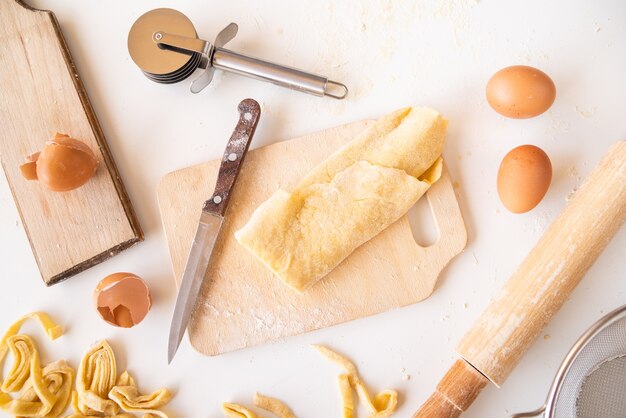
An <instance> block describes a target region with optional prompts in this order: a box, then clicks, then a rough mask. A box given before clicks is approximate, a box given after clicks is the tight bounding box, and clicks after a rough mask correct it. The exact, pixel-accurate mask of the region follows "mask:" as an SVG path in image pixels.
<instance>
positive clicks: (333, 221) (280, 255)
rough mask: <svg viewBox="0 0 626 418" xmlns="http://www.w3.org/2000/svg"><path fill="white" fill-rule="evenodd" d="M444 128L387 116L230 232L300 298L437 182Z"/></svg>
mask: <svg viewBox="0 0 626 418" xmlns="http://www.w3.org/2000/svg"><path fill="white" fill-rule="evenodd" d="M446 126H447V121H446V120H445V119H444V118H443V117H442V116H441V115H440V114H439V113H438V112H436V111H435V110H433V109H430V108H427V107H414V108H406V109H401V110H398V111H396V112H393V113H391V114H389V115H386V116H384V117H383V118H381V119H380V120H378V121H377V122H376V123H375V124H374V125H372V126H371V127H369V128H368V129H366V130H365V131H364V132H362V133H361V134H360V135H358V136H357V137H356V138H354V139H353V140H352V141H350V142H349V143H348V144H346V145H345V146H344V147H342V148H341V149H339V150H338V151H337V152H335V153H334V154H333V155H331V156H330V157H328V159H326V160H325V161H324V162H322V163H321V164H320V165H318V166H317V167H315V168H314V169H313V170H311V172H310V173H309V174H308V175H307V176H306V177H304V178H303V179H302V180H301V181H300V182H299V183H298V185H297V186H296V187H295V188H294V190H292V191H291V192H286V191H284V190H278V191H277V192H276V193H274V194H273V195H272V196H271V197H270V198H269V199H268V200H267V201H265V202H264V203H262V204H261V205H260V206H259V207H258V208H257V209H256V210H255V212H254V213H253V214H252V217H251V218H250V220H249V221H248V223H247V224H246V225H245V226H244V227H243V228H242V229H240V230H239V231H237V232H236V233H235V237H236V239H237V241H239V243H240V244H242V245H243V246H244V247H245V248H247V249H248V250H249V251H250V252H251V253H252V254H254V256H255V257H257V258H258V259H259V260H261V261H262V262H263V263H264V264H265V265H267V266H268V267H269V268H270V269H271V270H272V271H273V272H274V273H275V274H276V275H277V276H278V277H279V278H280V279H281V280H283V281H284V282H285V283H286V284H288V285H289V286H291V287H292V288H294V289H296V290H298V291H303V290H305V289H306V288H308V287H309V286H311V285H312V284H314V283H315V282H317V281H318V280H319V279H321V278H322V277H324V276H325V275H326V274H328V273H329V272H330V271H331V270H332V269H334V268H335V267H336V266H337V265H339V263H341V261H342V260H344V259H345V258H346V257H348V256H349V255H350V253H352V252H353V251H354V250H355V249H356V248H358V247H359V246H360V245H362V244H363V243H365V242H367V241H368V240H370V239H371V238H373V237H374V236H376V235H377V234H379V233H380V232H381V231H382V230H384V229H385V228H387V227H388V226H389V225H391V224H392V223H394V222H395V221H397V220H398V219H399V218H400V217H402V215H404V214H405V213H406V212H407V211H408V210H409V209H410V208H411V207H412V206H413V205H414V204H415V202H417V200H418V199H419V198H420V197H421V196H422V195H423V194H424V193H425V192H426V190H428V188H429V187H430V185H431V184H433V183H434V182H435V181H437V179H438V178H439V177H440V175H441V169H442V160H441V157H440V156H441V153H442V151H443V146H444V141H445V133H446Z"/></svg>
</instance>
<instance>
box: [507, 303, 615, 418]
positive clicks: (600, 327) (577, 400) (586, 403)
mask: <svg viewBox="0 0 626 418" xmlns="http://www.w3.org/2000/svg"><path fill="white" fill-rule="evenodd" d="M542 413H543V416H544V417H545V418H626V305H624V306H622V307H620V308H617V309H616V310H614V311H612V312H610V313H609V314H607V315H606V316H604V317H603V318H601V319H600V320H599V321H598V322H596V323H595V324H594V325H593V326H592V327H591V328H590V329H589V330H588V331H587V332H585V334H583V335H582V336H581V337H580V339H579V340H578V341H577V342H576V344H574V346H573V347H572V349H571V350H570V352H569V353H568V355H567V357H565V360H564V361H563V364H562V365H561V367H560V368H559V371H558V373H557V375H556V377H555V379H554V382H553V383H552V386H551V388H550V392H549V394H548V398H547V400H546V403H545V405H543V406H542V407H541V408H539V409H537V410H536V411H532V412H524V413H521V414H515V415H511V418H523V417H535V416H538V415H541V414H542Z"/></svg>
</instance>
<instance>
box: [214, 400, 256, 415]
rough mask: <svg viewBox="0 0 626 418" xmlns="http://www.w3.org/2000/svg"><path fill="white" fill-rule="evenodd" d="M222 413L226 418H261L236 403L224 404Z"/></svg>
mask: <svg viewBox="0 0 626 418" xmlns="http://www.w3.org/2000/svg"><path fill="white" fill-rule="evenodd" d="M222 411H224V414H225V415H226V417H227V418H262V417H259V416H258V415H256V414H255V413H254V412H252V411H250V410H249V409H248V408H246V407H244V406H242V405H239V404H236V403H229V402H224V403H223V404H222Z"/></svg>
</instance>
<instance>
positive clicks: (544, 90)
mask: <svg viewBox="0 0 626 418" xmlns="http://www.w3.org/2000/svg"><path fill="white" fill-rule="evenodd" d="M555 98H556V87H555V86H554V82H553V81H552V79H551V78H550V77H548V75H547V74H546V73H544V72H543V71H541V70H538V69H536V68H533V67H528V66H526V65H514V66H512V67H506V68H503V69H501V70H500V71H498V72H497V73H495V74H494V75H493V77H491V79H489V82H488V83H487V101H488V102H489V105H490V106H491V107H492V108H493V110H495V111H496V112H498V113H499V114H501V115H503V116H506V117H509V118H514V119H525V118H532V117H534V116H538V115H541V114H542V113H543V112H545V111H546V110H548V109H549V108H550V106H552V103H554V99H555Z"/></svg>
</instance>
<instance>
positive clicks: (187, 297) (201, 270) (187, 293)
mask: <svg viewBox="0 0 626 418" xmlns="http://www.w3.org/2000/svg"><path fill="white" fill-rule="evenodd" d="M237 110H238V111H239V121H238V122H237V126H235V129H234V131H233V133H232V135H231V137H230V139H229V141H228V144H227V145H226V150H225V151H224V156H223V158H222V162H221V164H220V169H219V172H218V175H217V181H216V184H215V190H214V192H213V195H212V196H211V197H210V198H209V199H208V200H206V201H205V202H204V205H203V206H202V213H201V215H200V220H199V222H198V227H197V230H196V235H195V237H194V239H193V243H192V245H191V249H190V250H189V256H188V257H187V264H186V265H185V270H184V272H183V278H182V280H181V283H180V288H179V290H178V296H177V297H176V306H175V308H174V315H173V316H172V323H171V325H170V335H169V342H168V350H167V362H168V364H170V363H171V362H172V359H173V358H174V355H176V351H178V347H179V346H180V342H181V341H182V339H183V336H184V335H185V331H186V329H187V325H188V324H189V320H190V318H191V316H192V313H193V310H194V308H195V304H196V299H197V298H198V294H199V292H200V287H201V286H202V282H203V280H204V277H205V275H206V271H207V268H208V267H209V263H210V261H211V254H212V253H213V248H214V247H215V243H216V242H217V240H218V239H219V235H220V231H221V229H222V224H223V223H224V215H225V214H226V209H227V207H228V201H229V200H230V195H231V192H232V189H233V186H234V184H235V181H236V179H237V176H238V175H239V172H240V169H241V165H242V164H243V161H244V159H245V156H246V154H247V152H248V148H249V147H250V142H252V137H253V136H254V132H255V130H256V126H257V124H258V122H259V117H260V116H261V107H260V106H259V104H258V103H257V102H256V101H255V100H253V99H245V100H242V101H241V102H240V103H239V106H237Z"/></svg>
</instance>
